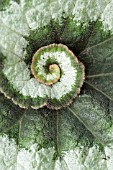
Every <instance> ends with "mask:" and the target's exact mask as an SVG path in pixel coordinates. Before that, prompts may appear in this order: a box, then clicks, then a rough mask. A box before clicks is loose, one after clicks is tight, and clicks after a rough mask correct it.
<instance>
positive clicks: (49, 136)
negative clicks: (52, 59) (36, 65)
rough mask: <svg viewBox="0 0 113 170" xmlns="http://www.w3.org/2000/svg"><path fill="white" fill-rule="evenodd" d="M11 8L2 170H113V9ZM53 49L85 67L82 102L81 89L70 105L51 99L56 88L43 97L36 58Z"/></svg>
mask: <svg viewBox="0 0 113 170" xmlns="http://www.w3.org/2000/svg"><path fill="white" fill-rule="evenodd" d="M6 2H7V1H4V3H3V4H2V7H1V6H0V21H1V25H0V70H1V71H0V169H1V170H6V169H8V170H24V169H26V170H28V169H30V170H37V169H39V170H46V169H50V170H75V169H77V170H112V168H113V36H112V28H113V25H112V16H111V15H110V16H109V15H108V10H107V9H109V10H110V5H111V6H112V2H110V1H109V0H106V1H105V2H104V1H98V0H96V1H88V2H86V1H83V0H79V1H78V0H76V1H73V0H72V1H70V2H68V1H65V0H64V1H61V2H60V3H58V2H57V1H51V2H50V1H47V2H45V1H42V0H41V1H36V0H33V1H29V0H28V1H24V0H21V1H20V2H18V3H16V2H14V1H12V2H11V1H10V5H9V6H8V4H7V3H6ZM5 3H6V4H5ZM56 3H57V5H56ZM107 4H108V5H107ZM48 5H49V7H48ZM42 9H43V10H44V11H43V13H44V15H43V16H42ZM95 11H96V13H95ZM111 12H112V11H111ZM106 16H109V17H108V18H109V20H108V18H106ZM105 19H106V20H105ZM105 21H106V22H105ZM107 25H108V27H107ZM106 27H107V28H106ZM103 28H104V29H105V28H106V31H105V30H103ZM108 29H109V30H110V31H108ZM53 43H55V44H60V43H61V44H64V45H66V46H67V47H68V48H69V49H70V50H71V51H72V52H73V53H74V55H75V56H77V58H78V59H79V61H80V62H81V63H83V65H84V67H85V80H84V84H83V86H82V87H81V85H80V84H79V85H80V86H79V88H80V87H81V90H80V94H79V95H78V96H77V97H76V98H75V99H74V93H73V91H74V92H75V93H76V89H75V88H74V89H72V92H71V93H70V94H69V96H65V97H64V98H63V97H62V101H61V100H59V101H58V100H57V99H53V100H50V98H48V95H49V94H48V93H47V92H48V91H49V90H48V88H49V86H46V88H45V87H44V88H43V91H41V88H40V87H39V89H38V91H37V88H36V87H37V83H38V81H37V80H36V81H35V80H34V76H33V75H32V74H31V63H32V57H33V56H34V54H35V52H36V51H37V50H39V49H40V48H41V47H44V46H47V45H49V44H53ZM63 62H65V61H63ZM54 64H57V63H54ZM73 64H74V62H72V65H73ZM46 71H47V70H46ZM62 74H63V72H62ZM71 75H72V74H70V76H69V77H68V79H67V80H66V83H67V85H68V86H67V87H69V85H70V83H71V82H72V79H71ZM79 76H80V74H79ZM79 76H78V77H77V78H78V82H80V81H81V76H80V77H79ZM41 85H43V84H41ZM77 87H78V86H77ZM34 89H35V90H34ZM62 89H63V87H62V88H58V90H56V91H55V92H56V93H55V94H54V95H55V96H57V95H58V94H59V91H61V90H62ZM57 92H58V93H57ZM26 94H27V95H26ZM28 94H29V95H28ZM37 94H39V95H40V97H39V98H37V97H34V96H36V95H37ZM42 94H44V95H42ZM45 94H46V95H45ZM70 99H71V103H70V105H67V107H65V108H63V107H62V106H64V105H66V104H67V101H70ZM37 101H38V102H39V103H38V105H37ZM47 104H48V107H49V108H48V107H47V106H46V105H47ZM42 106H44V107H43V108H39V107H42ZM52 106H55V107H52ZM59 106H60V109H59V110H54V109H53V108H59Z"/></svg>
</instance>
